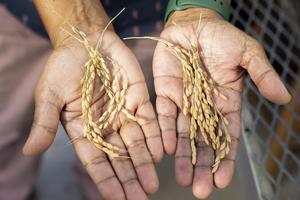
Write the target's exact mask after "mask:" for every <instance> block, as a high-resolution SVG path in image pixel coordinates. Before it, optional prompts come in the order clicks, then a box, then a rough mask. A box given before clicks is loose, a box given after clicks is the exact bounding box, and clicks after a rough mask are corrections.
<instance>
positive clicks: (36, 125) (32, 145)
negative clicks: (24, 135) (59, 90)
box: [23, 87, 62, 155]
mask: <svg viewBox="0 0 300 200" xmlns="http://www.w3.org/2000/svg"><path fill="white" fill-rule="evenodd" d="M59 102H60V101H59V100H58V96H57V95H55V94H54V92H53V91H52V90H51V89H49V88H48V87H44V88H41V89H38V88H37V89H36V95H35V112H34V120H33V124H32V127H31V131H30V135H29V138H28V139H27V141H26V143H25V145H24V147H23V154H25V155H36V154H40V153H43V152H44V151H46V150H47V149H48V147H49V146H50V145H51V144H52V143H53V140H54V138H55V134H56V131H57V127H58V123H59V118H60V112H61V109H62V106H60V105H59Z"/></svg>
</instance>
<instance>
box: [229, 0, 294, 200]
mask: <svg viewBox="0 0 300 200" xmlns="http://www.w3.org/2000/svg"><path fill="white" fill-rule="evenodd" d="M232 6H233V7H234V12H233V15H232V19H231V21H232V23H234V24H235V25H236V26H237V27H239V28H241V29H243V30H244V31H246V32H248V33H249V34H250V35H252V36H253V37H255V38H256V39H257V40H258V41H259V42H260V43H262V44H263V46H264V47H265V50H266V52H267V55H268V57H269V59H270V61H271V63H272V64H273V66H274V68H275V69H276V71H277V72H278V73H279V75H280V76H281V79H282V80H283V81H284V82H285V84H286V86H287V87H288V89H289V91H290V92H291V94H292V96H293V100H292V102H291V103H290V104H289V105H287V106H278V105H274V104H272V103H270V102H268V101H267V100H265V99H264V98H263V97H261V96H260V95H259V92H258V90H257V88H256V87H255V85H254V84H253V83H252V81H251V80H250V79H249V77H247V78H246V80H245V90H244V108H243V130H242V132H243V140H244V144H245V146H246V152H247V156H248V158H249V161H250V162H249V165H250V169H251V170H252V176H253V177H252V178H253V180H254V183H255V190H256V192H257V198H258V199H266V200H282V199H285V200H298V199H300V66H299V63H300V62H299V60H300V58H299V56H300V50H299V47H300V45H299V35H300V31H299V14H297V12H299V1H298V0H295V1H293V0H282V1H280V0H234V1H233V2H232ZM297 8H298V9H297ZM258 67H259V66H258ZM243 159H244V158H243ZM240 172H242V173H243V171H242V170H240ZM243 181H244V182H247V181H248V180H243ZM244 185H247V184H244ZM246 189H247V188H246ZM249 189H250V188H249ZM251 192H253V191H251Z"/></svg>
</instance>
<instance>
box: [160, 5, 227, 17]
mask: <svg viewBox="0 0 300 200" xmlns="http://www.w3.org/2000/svg"><path fill="white" fill-rule="evenodd" d="M199 7H201V8H209V9H212V10H214V11H216V12H218V13H219V14H220V15H222V16H223V17H224V19H226V20H227V21H228V20H229V17H230V12H231V7H230V3H229V2H228V1H227V0H170V1H169V4H168V6H167V10H166V14H165V21H167V20H168V18H169V16H170V15H171V14H172V12H174V11H176V10H185V9H187V8H199Z"/></svg>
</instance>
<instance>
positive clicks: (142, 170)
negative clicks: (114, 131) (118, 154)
mask: <svg viewBox="0 0 300 200" xmlns="http://www.w3.org/2000/svg"><path fill="white" fill-rule="evenodd" d="M120 134H121V137H122V139H123V141H124V143H125V145H126V147H127V149H128V152H129V155H130V158H131V160H132V162H133V165H134V167H135V169H136V173H137V176H138V178H139V181H140V183H141V185H142V187H143V189H144V190H145V192H146V193H148V194H152V193H154V192H156V191H157V189H158V184H159V183H158V178H157V174H156V171H155V168H154V164H153V161H152V158H151V155H150V153H149V151H148V149H147V145H146V143H145V138H144V135H143V132H142V130H141V128H140V126H139V125H138V124H137V123H136V122H133V121H130V122H125V123H124V124H123V125H122V127H121V130H120Z"/></svg>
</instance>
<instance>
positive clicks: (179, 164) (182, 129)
mask: <svg viewBox="0 0 300 200" xmlns="http://www.w3.org/2000/svg"><path fill="white" fill-rule="evenodd" d="M177 130H178V141H177V149H176V155H175V176H176V181H177V183H178V184H179V185H181V186H184V187H186V186H190V185H191V184H192V179H193V165H192V162H191V155H192V151H191V146H190V118H189V117H186V116H184V115H183V113H179V115H178V119H177Z"/></svg>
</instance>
